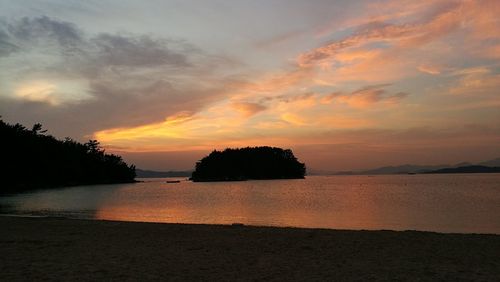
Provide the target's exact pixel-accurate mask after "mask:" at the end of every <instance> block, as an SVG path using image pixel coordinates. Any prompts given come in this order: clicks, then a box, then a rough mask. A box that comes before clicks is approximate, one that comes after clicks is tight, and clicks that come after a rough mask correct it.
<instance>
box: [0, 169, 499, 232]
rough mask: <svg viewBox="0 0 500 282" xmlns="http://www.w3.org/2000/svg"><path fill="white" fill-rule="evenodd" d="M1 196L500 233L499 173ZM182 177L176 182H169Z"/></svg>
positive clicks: (255, 220)
mask: <svg viewBox="0 0 500 282" xmlns="http://www.w3.org/2000/svg"><path fill="white" fill-rule="evenodd" d="M138 180H140V181H142V182H139V183H132V184H113V185H91V186H75V187H66V188H59V189H51V190H36V191H33V192H29V193H23V194H14V195H6V196H2V197H0V214H4V215H15V216H34V217H39V216H40V217H66V218H77V219H95V220H118V221H140V222H165V223H195V224H237V225H240V224H244V225H254V226H279V227H306V228H326V229H351V230H419V231H433V232H445V233H492V234H500V174H498V173H491V174H417V175H336V176H307V177H306V178H305V179H292V180H250V181H238V182H203V183H202V182H191V181H188V180H187V179H185V178H175V179H172V178H169V179H166V178H149V179H147V178H145V179H138ZM167 180H168V181H172V180H178V181H179V182H178V183H167Z"/></svg>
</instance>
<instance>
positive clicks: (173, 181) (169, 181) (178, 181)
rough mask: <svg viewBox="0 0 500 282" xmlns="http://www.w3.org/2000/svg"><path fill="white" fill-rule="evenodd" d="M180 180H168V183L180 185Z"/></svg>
mask: <svg viewBox="0 0 500 282" xmlns="http://www.w3.org/2000/svg"><path fill="white" fill-rule="evenodd" d="M180 182H181V181H180V180H167V183H180Z"/></svg>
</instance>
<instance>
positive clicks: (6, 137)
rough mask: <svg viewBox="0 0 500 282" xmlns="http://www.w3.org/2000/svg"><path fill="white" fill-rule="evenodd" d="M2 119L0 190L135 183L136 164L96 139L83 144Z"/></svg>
mask: <svg viewBox="0 0 500 282" xmlns="http://www.w3.org/2000/svg"><path fill="white" fill-rule="evenodd" d="M45 132H46V131H45V130H42V125H41V124H35V125H34V126H33V128H32V129H27V128H26V127H24V126H23V125H21V124H14V125H11V124H7V123H5V122H4V121H2V120H1V119H0V145H1V146H0V147H1V149H0V153H1V167H0V175H1V180H0V181H1V182H2V185H0V187H1V188H0V193H7V192H8V193H11V192H22V191H25V190H29V189H37V188H49V187H57V186H67V185H80V184H100V183H122V182H133V181H134V178H135V166H133V165H131V166H129V165H127V164H126V163H125V162H124V161H123V160H122V158H121V157H120V156H117V155H112V154H106V153H105V152H104V150H103V149H101V147H100V146H99V142H97V140H90V141H89V142H87V143H85V144H82V143H79V142H76V141H74V140H72V139H71V138H68V137H67V138H66V139H65V140H64V141H61V140H57V139H56V138H54V137H53V136H51V135H45V134H44V133H45Z"/></svg>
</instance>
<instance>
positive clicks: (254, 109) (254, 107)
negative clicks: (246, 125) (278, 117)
mask: <svg viewBox="0 0 500 282" xmlns="http://www.w3.org/2000/svg"><path fill="white" fill-rule="evenodd" d="M231 106H232V107H233V108H234V109H235V110H236V111H238V112H239V113H241V114H242V115H243V116H244V117H251V116H253V115H255V114H257V113H259V112H262V111H264V110H265V109H266V108H267V107H265V106H263V105H261V104H257V103H250V102H235V103H232V104H231Z"/></svg>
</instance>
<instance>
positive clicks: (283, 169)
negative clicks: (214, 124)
mask: <svg viewBox="0 0 500 282" xmlns="http://www.w3.org/2000/svg"><path fill="white" fill-rule="evenodd" d="M305 174H306V167H305V165H304V164H303V163H300V162H299V161H297V158H295V156H294V155H293V152H292V150H290V149H287V150H283V149H281V148H275V147H253V148H251V147H247V148H238V149H225V150H224V151H216V150H214V151H213V152H212V153H210V154H209V155H208V156H206V157H204V158H203V159H201V160H200V161H199V162H197V163H196V169H195V171H194V172H193V175H192V180H193V181H235V180H247V179H289V178H304V175H305Z"/></svg>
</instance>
